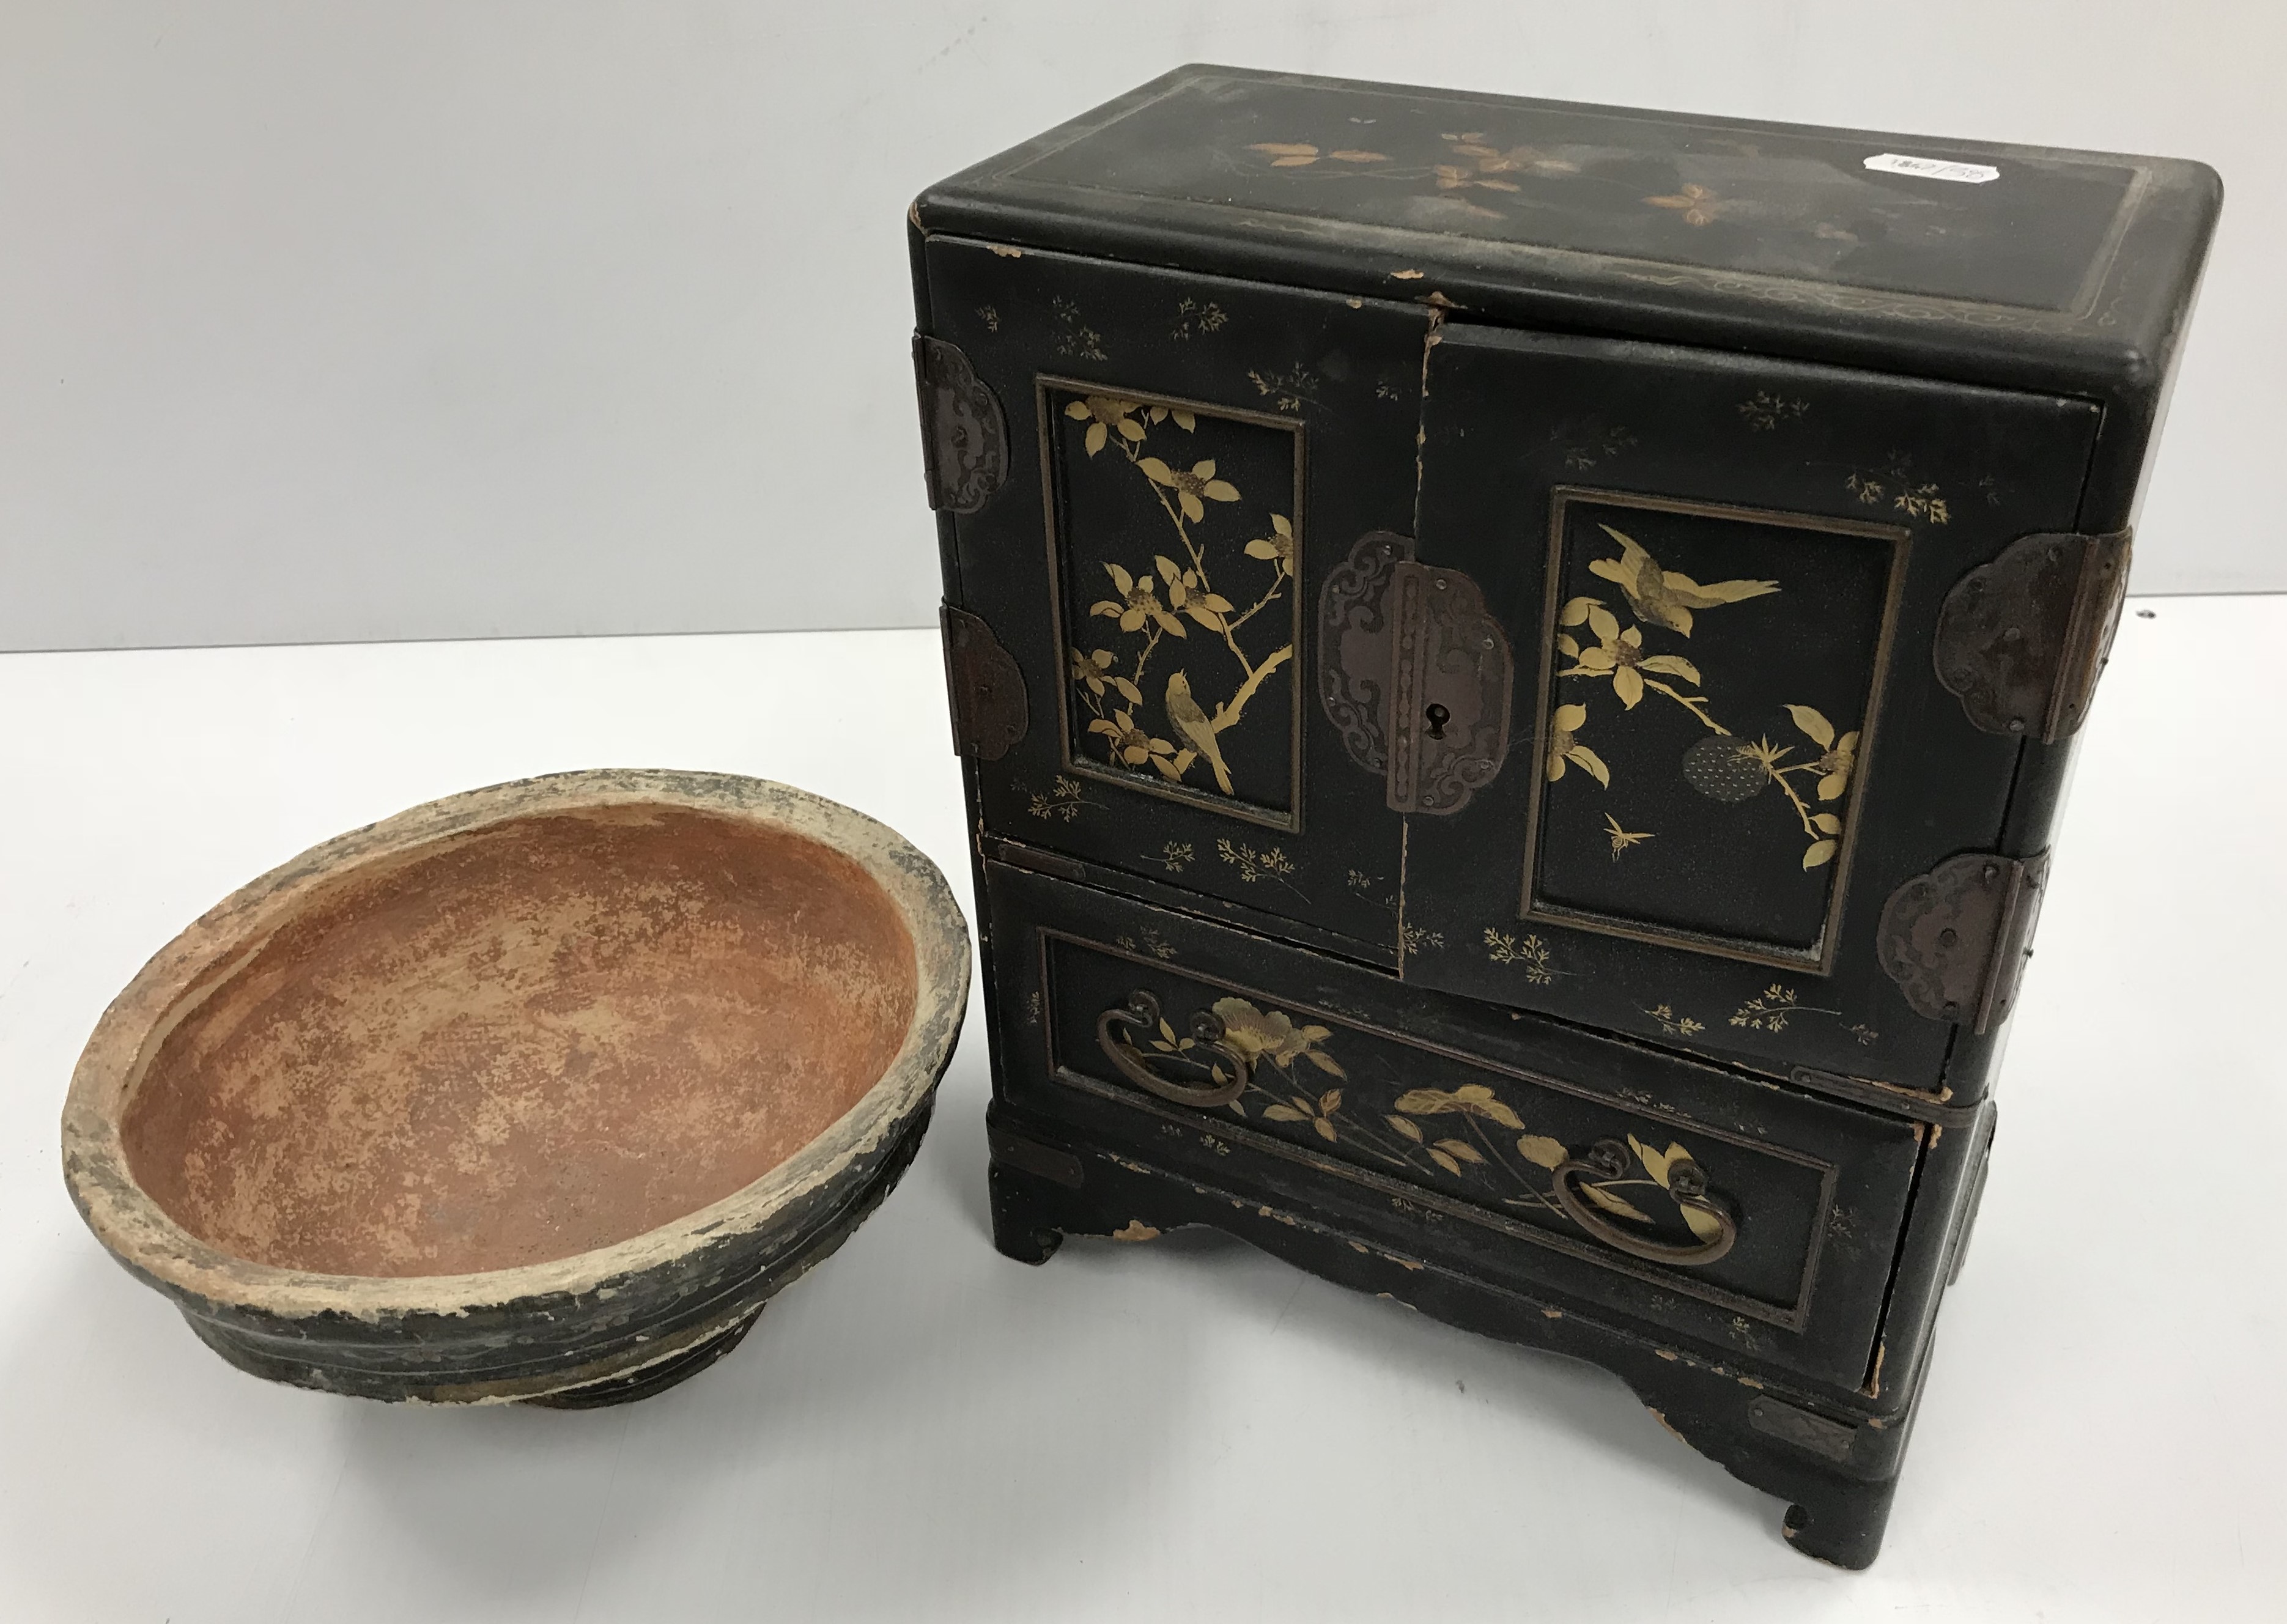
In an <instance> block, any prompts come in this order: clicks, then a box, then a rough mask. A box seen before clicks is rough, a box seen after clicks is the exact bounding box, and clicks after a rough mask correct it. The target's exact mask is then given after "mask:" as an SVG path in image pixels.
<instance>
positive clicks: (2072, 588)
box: [1934, 530, 2130, 744]
mask: <svg viewBox="0 0 2287 1624" xmlns="http://www.w3.org/2000/svg"><path fill="white" fill-rule="evenodd" d="M2129 551H2130V548H2129V532H2127V531H2125V530H2122V531H2120V532H2118V533H2117V534H2115V535H2070V534H2064V535H2022V536H2019V537H2018V538H2017V539H2016V540H2015V541H2014V542H2012V543H2009V545H2008V546H2007V547H2006V548H2004V549H2003V550H2002V551H2001V556H2000V557H1998V558H1995V559H1994V560H1993V561H1992V562H1991V563H1990V564H1982V565H1980V566H1978V567H1977V568H1975V569H1973V570H1971V571H1970V572H1969V573H1968V574H1966V575H1964V576H1963V577H1962V578H1961V579H1960V580H1959V581H1958V582H1955V583H1954V586H1953V590H1951V591H1950V592H1948V593H1947V594H1946V595H1945V606H1944V607H1943V609H1941V610H1940V611H1939V613H1938V619H1937V641H1936V644H1935V649H1934V654H1935V661H1936V664H1937V679H1938V681H1940V682H1941V683H1943V684H1944V685H1945V687H1946V690H1947V692H1949V693H1952V694H1954V695H1955V696H1956V697H1957V698H1959V700H1960V701H1961V708H1962V709H1963V710H1964V711H1966V712H1967V714H1968V717H1969V719H1970V720H1971V721H1972V722H1974V723H1975V724H1976V725H1978V726H1979V727H1982V728H1983V729H1984V730H1985V731H1986V732H1987V733H2012V734H2015V735H2018V736H2020V737H2024V738H2033V739H2038V740H2040V741H2042V742H2043V743H2045V744H2047V743H2054V742H2055V741H2057V740H2059V739H2062V738H2065V737H2067V736H2069V734H2071V733H2073V732H2074V731H2075V730H2076V729H2077V728H2078V727H2079V726H2080V725H2081V722H2082V720H2083V718H2085V717H2086V716H2087V715H2088V706H2089V701H2090V700H2091V698H2093V696H2094V694H2095V692H2096V679H2097V677H2098V675H2099V674H2100V673H2101V672H2102V671H2103V669H2104V661H2105V657H2106V655H2107V654H2109V653H2110V652H2111V649H2112V634H2113V632H2114V631H2115V630H2117V628H2118V627H2119V624H2120V606H2121V600H2122V598H2123V596H2124V595H2125V593H2126V591H2127V589H2128V557H2129Z"/></svg>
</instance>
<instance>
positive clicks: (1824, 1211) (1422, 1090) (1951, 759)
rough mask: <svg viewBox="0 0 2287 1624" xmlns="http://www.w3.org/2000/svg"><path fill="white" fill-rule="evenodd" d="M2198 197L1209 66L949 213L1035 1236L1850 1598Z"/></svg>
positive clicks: (934, 485) (1705, 125)
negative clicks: (1345, 1317)
mask: <svg viewBox="0 0 2287 1624" xmlns="http://www.w3.org/2000/svg"><path fill="white" fill-rule="evenodd" d="M2219 202H2220V187H2219V186H2218V183H2217V181H2216V179H2215V177H2214V176H2213V174H2212V172H2211V171H2209V170H2205V169H2204V168H2202V167H2201V166H2199V165H2196V164H2192V163H2185V162H2172V161H2164V160H2157V159H2148V158H2133V157H2118V156H2109V155H2103V154H2077V153H2062V152H2054V151H2048V150H2037V149H2028V148H2021V147H1978V146H1974V145H1967V144H1964V143H1960V142H1953V141H1930V140H1923V139H1919V138H1911V137H1903V136H1885V135H1867V134H1862V133H1857V132H1853V131H1821V130H1806V129H1798V128H1792V127H1788V126H1780V125H1765V124H1748V123H1737V122H1729V121H1721V120H1713V119H1705V118H1684V117H1681V116H1675V115H1660V114H1650V113H1639V112H1630V111H1626V110H1619V109H1610V108H1595V107H1566V106H1560V105H1555V104H1548V103H1537V102H1526V101H1515V100H1508V99H1499V98H1490V97H1478V96H1463V95H1460V94H1455V93H1446V92H1436V91H1416V90H1406V89H1400V88H1395V87H1389V86H1378V85H1368V84H1355V83H1341V82H1334V81H1326V80H1315V79H1306V78H1299V77H1289V76H1280V75H1262V74H1255V73H1247V72H1240V71H1237V70H1230V69H1222V68H1212V67H1192V68H1185V69H1182V70H1179V71H1178V72H1176V73H1175V74H1172V75H1168V76H1167V77H1166V78H1164V79H1161V80H1159V81H1157V82H1155V83H1151V84H1149V85H1146V86H1144V87H1143V88H1142V89H1141V90H1138V91H1136V92H1134V93H1133V94H1131V95H1130V96H1128V97H1126V98H1123V99H1120V101H1118V102H1115V103H1112V104H1111V105H1110V106H1108V107H1104V108H1100V109H1098V110H1097V111H1096V112H1095V113H1092V114H1089V115H1087V116H1085V117H1083V118H1081V119H1080V120H1078V121H1076V122H1075V123H1072V124H1069V125H1066V126H1064V127H1063V128H1061V129H1059V130H1056V131H1050V132H1049V134H1047V135H1045V136H1042V137H1041V138H1040V139H1038V140H1036V141H1033V142H1031V143H1028V144H1026V145H1025V146H1024V147H1018V148H1017V149H1016V150H1014V151H1013V152H1010V153H1008V154H1003V155H1001V157H999V158H996V159H993V160H992V161H990V162H986V163H985V164H982V165H980V166H978V167H977V168H976V169H974V170H969V171H967V172H965V173H964V174H962V175H960V176H957V177H955V178H953V179H951V180H949V181H947V182H946V183H944V184H943V185H942V186H937V187H934V188H932V189H930V191H929V192H927V193H925V194H923V195H922V198H921V199H920V200H919V201H918V202H916V204H915V205H914V213H913V218H912V225H913V232H912V243H913V252H914V274H915V282H916V289H917V294H918V300H919V309H920V332H919V334H918V336H917V337H916V340H915V365H916V371H917V375H918V377H919V381H920V386H921V401H922V434H923V441H924V449H925V454H926V455H925V460H926V465H927V473H928V480H929V490H930V501H931V503H932V505H933V506H935V507H936V508H937V509H938V515H939V536H940V543H941V549H942V555H943V566H944V572H945V582H946V611H945V621H946V625H945V630H946V669H947V679H948V685H949V687H950V690H951V695H952V708H953V712H954V733H955V739H956V743H957V745H958V746H959V748H960V749H962V750H963V752H964V753H965V754H966V756H967V757H968V784H969V797H970V804H971V812H972V818H973V828H974V829H975V831H976V851H977V864H978V870H977V872H978V880H979V884H978V892H979V897H980V902H981V909H982V912H983V915H984V918H983V921H982V933H983V935H984V937H985V949H986V952H985V967H986V980H987V987H988V991H989V994H990V1008H989V1010H988V1019H989V1022H990V1031H991V1034H992V1041H993V1058H994V1068H995V1099H994V1105H993V1124H992V1127H993V1133H992V1141H993V1175H992V1176H993V1203H994V1212H995V1222H996V1231H997V1235H998V1239H999V1241H1000V1244H1001V1247H1002V1248H1003V1249H1004V1250H1006V1251H1008V1252H1009V1253H1010V1254H1011V1255H1012V1256H1020V1257H1025V1258H1027V1259H1029V1260H1032V1261H1039V1260H1041V1259H1042V1258H1045V1257H1046V1256H1048V1255H1049V1252H1050V1251H1052V1250H1053V1249H1054V1247H1055V1244H1056V1240H1057V1238H1058V1237H1059V1236H1061V1235H1062V1234H1064V1233H1068V1232H1083V1233H1120V1234H1124V1235H1128V1236H1130V1237H1134V1238H1142V1237H1145V1236H1147V1235H1149V1234H1151V1233H1156V1232H1159V1231H1161V1230H1164V1229H1166V1228H1168V1227H1170V1226H1172V1225H1175V1224H1191V1223H1205V1224H1216V1225H1219V1226H1222V1227H1223V1228H1226V1229H1230V1230H1232V1231H1235V1232H1238V1233H1240V1234H1243V1235H1245V1236H1246V1237H1247V1238H1248V1239H1250V1240H1254V1242H1255V1243H1257V1244H1258V1245H1261V1246H1262V1247H1264V1248H1266V1249H1269V1250H1270V1251H1273V1252H1275V1253H1278V1254H1279V1255H1280V1256H1286V1257H1288V1258H1290V1259H1292V1260H1293V1261H1294V1262H1295V1263H1297V1264H1301V1265H1302V1266H1304V1267H1307V1268H1310V1269H1313V1270H1315V1271H1318V1272H1320V1273H1322V1274H1325V1275H1326V1276H1328V1277H1329V1278H1332V1279H1338V1280H1341V1281H1343V1282H1345V1283H1347V1284H1350V1285H1354V1286H1357V1287H1361V1288H1365V1289H1371V1290H1375V1291H1386V1292H1389V1294H1390V1295H1395V1296H1397V1297H1400V1298H1402V1299H1404V1300H1405V1301H1407V1302H1410V1303H1414V1304H1416V1305H1417V1306H1419V1307H1421V1308H1423V1309H1424V1310H1426V1311H1430V1312H1434V1313H1436V1314H1439V1315H1441V1316H1443V1317H1445V1318H1447V1319H1452V1320H1454V1321H1456V1322H1458V1323H1461V1324H1465V1325H1468V1326H1472V1327H1476V1328H1479V1329H1482V1330H1484V1331H1487V1332H1490V1333H1492V1334H1493V1335H1500V1336H1504V1337H1508V1338H1510V1339H1512V1340H1515V1341H1518V1342H1525V1343H1536V1344H1541V1345H1547V1346H1553V1347H1556V1348H1560V1349H1562V1350H1563V1351H1568V1352H1572V1353H1577V1354H1580V1355H1583V1356H1585V1357H1588V1358H1591V1359H1595V1360H1597V1361H1598V1362H1600V1363H1602V1364H1604V1365H1606V1366H1607V1367H1610V1368H1612V1369H1613V1370H1615V1371H1617V1372H1618V1373H1619V1374H1621V1375H1622V1376H1623V1377H1624V1378H1625V1379H1626V1380H1627V1381H1628V1382H1630V1383H1631V1384H1632V1385H1633V1386H1634V1388H1635V1389H1636V1390H1637V1391H1638V1392H1639V1393H1641V1394H1642V1395H1643V1396H1644V1398H1646V1401H1647V1402H1650V1403H1652V1404H1654V1405H1656V1406H1658V1408H1659V1409H1660V1410H1661V1412H1662V1414H1664V1415H1665V1416H1666V1419H1667V1420H1668V1422H1670V1424H1671V1425H1673V1426H1674V1427H1675V1428H1676V1429H1677V1430H1679V1431H1681V1432H1682V1434H1683V1436H1685V1437H1686V1438H1689V1439H1690V1441H1691V1442H1692V1443H1693V1444H1694V1445H1695V1446H1697V1447H1699V1448H1701V1449H1703V1450H1704V1451H1705V1452H1706V1453H1707V1454H1711V1455H1713V1456H1714V1457H1715V1458H1717V1459H1719V1460H1721V1461H1722V1462H1724V1463H1725V1464H1726V1465H1728V1466H1729V1467H1730V1468H1731V1470H1734V1471H1736V1472H1737V1473H1738V1474H1739V1475H1740V1476H1741V1477H1745V1478H1746V1479H1747V1480H1748V1481H1750V1482H1753V1483H1755V1484H1758V1485H1761V1486H1764V1487H1766V1488H1768V1489H1769V1490H1771V1491H1772V1492H1774V1493H1779V1494H1782V1495H1784V1496H1786V1497H1787V1498H1789V1499H1790V1500H1791V1501H1793V1502H1794V1508H1793V1509H1792V1511H1791V1512H1790V1513H1789V1517H1788V1520H1787V1531H1788V1533H1789V1534H1790V1536H1791V1537H1792V1538H1793V1539H1794V1541H1795V1542H1796V1543H1797V1545H1798V1546H1799V1547H1800V1548H1801V1549H1805V1550H1807V1551H1808V1552H1810V1553H1811V1554H1813V1555H1816V1556H1820V1557H1827V1558H1829V1559H1832V1560H1834V1561H1838V1562H1841V1563H1845V1564H1848V1565H1864V1564H1865V1563H1866V1562H1869V1561H1871V1560H1872V1557H1873V1556H1874V1554H1875V1552H1876V1550H1877V1549H1878V1548H1879V1541H1880V1537H1881V1529H1882V1525H1883V1521H1884V1518H1885V1517H1886V1516H1887V1509H1888V1505H1889V1500H1890V1495H1891V1493H1892V1490H1893V1488H1894V1487H1895V1479H1896V1474H1897V1470H1898V1464H1899V1458H1900V1454H1901V1452H1902V1450H1903V1441H1904V1437H1905V1434H1906V1431H1907V1429H1908V1424H1909V1422H1910V1420H1911V1414H1912V1408H1913V1404H1914V1401H1915V1398H1916V1395H1917V1393H1918V1391H1919V1383H1920V1379H1921V1375H1922V1371H1923V1366H1924V1355H1925V1352H1926V1351H1927V1346H1928V1342H1929V1333H1930V1327H1931V1325H1932V1322H1933V1319H1934V1317H1935V1311H1936V1308H1937V1303H1938V1300H1939V1297H1940V1295H1941V1294H1942V1292H1943V1287H1944V1285H1945V1283H1946V1281H1947V1279H1949V1278H1950V1275H1951V1272H1952V1271H1953V1270H1954V1269H1955V1268H1957V1267H1958V1266H1959V1256H1960V1251H1961V1248H1962V1246H1963V1244H1964V1242H1965V1240H1966V1237H1967V1230H1968V1226H1969V1224H1970V1221H1971V1219H1972V1217H1973V1216H1974V1210H1975V1205H1976V1196H1977V1192H1978V1190H1979V1188H1980V1184H1981V1181H1982V1169H1983V1166H1984V1161H1985V1156H1986V1153H1987V1148H1988V1146H1989V1145H1990V1142H1991V1139H1992V1137H1993V1128H1994V1118H1995V1107H1994V1105H1993V1103H1992V1099H1991V1095H1992V1088H1993V1081H1994V1079H1993V1075H1992V1073H1993V1061H1994V1057H1995V1056H1996V1055H1997V1054H1998V1043H1999V1039H2000V1037H2001V1035H2002V1034H2003V1032H2004V1030H2005V1028H2006V1022H2007V1019H2008V1016H2009V1013H2010V1010H2011V1007H2012V1004H2013V1002H2014V996H2015V990H2016V987H2017V985H2018V981H2019V978H2020V972H2021V970H2022V966H2023V964H2024V963H2025V960H2026V957H2027V955H2029V953H2030V941H2031V936H2032V930H2033V925H2034V922H2035V920H2036V919H2037V917H2038V910H2039V904H2040V898H2041V893H2042V890H2043V888H2044V886H2045V884H2046V876H2047V867H2048V849H2049V843H2050V836H2051V833H2052V828H2053V826H2054V822H2055V820H2056V816H2057V812H2058V806H2059V801H2060V797H2061V791H2062V786H2063V783H2064V780H2065V777H2066V772H2067V767H2068V765H2069V758H2070V753H2071V749H2072V736H2073V734H2074V733H2075V732H2076V730H2077V728H2078V726H2079V725H2080V723H2081V721H2082V719H2083V717H2085V714H2086V711H2087V708H2088V706H2089V704H2090V702H2091V700H2092V696H2093V691H2094V688H2095V685H2096V679H2097V677H2098V675H2099V673H2100V672H2101V669H2102V665H2103V659H2104V654H2105V651H2106V649H2107V647H2108V646H2109V640H2110V636H2111V630H2112V627H2113V625H2114V623H2115V621H2116V620H2117V615H2118V614H2119V610H2120V599H2121V593H2122V591H2123V590H2124V587H2125V581H2126V575H2127V568H2128V559H2129V542H2130V526H2131V521H2132V519H2133V510H2134V504H2135V499H2136V495H2137V491H2138V487H2139V484H2140V480H2141V476H2142V472H2143V470H2144V468H2145V466H2146V464H2147V462H2148V460H2149V453H2150V450H2151V448H2152V444H2151V442H2152V437H2153V432H2154V428H2155V425H2156V422H2157V420H2158V416H2159V412H2160V408H2161V405H2162V402H2163V400H2164V393H2165V390H2166V386H2167V383H2168V379H2169V376H2170V371H2171V368H2172V362H2173V360H2174V357H2175V353H2176V351H2177V348H2178V345H2179V344H2180V338H2181V334H2182V329H2183V325H2184V322H2185V321H2186V319H2187V316H2188V311H2189V308H2190V305H2191V301H2192V296H2193V292H2194V289H2195V287H2196V281H2197V279H2198V274H2199V270H2200V265H2201V262H2202V258H2203V256H2204V252H2205V249H2206V245H2207V241H2208V237H2209V234H2210V233H2211V231H2212V226H2213V224H2214V219H2215V215H2216V210H2217V208H2218V206H2219Z"/></svg>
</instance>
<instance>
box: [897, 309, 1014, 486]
mask: <svg viewBox="0 0 2287 1624" xmlns="http://www.w3.org/2000/svg"><path fill="white" fill-rule="evenodd" d="M914 384H915V386H916V387H917V388H918V389H919V391H920V394H921V408H922V474H923V477H924V478H925V479H927V480H928V483H929V504H930V507H932V508H934V509H936V510H937V511H939V512H941V513H974V512H975V511H977V509H979V508H981V507H983V506H984V505H985V503H987V502H989V501H991V500H992V498H993V492H995V491H997V490H999V489H1000V488H1001V483H1002V481H1003V480H1005V479H1007V478H1008V477H1009V426H1008V424H1007V422H1006V420H1005V419H1004V418H1003V417H1002V416H1001V402H1000V401H999V400H995V399H994V398H993V391H992V390H991V389H990V388H989V387H987V386H986V385H985V383H984V382H983V381H981V380H980V379H979V378H978V377H977V372H976V369H975V368H972V367H971V366H970V365H969V357H967V356H966V355H963V354H962V353H961V351H960V350H959V348H957V347H956V346H954V345H949V344H947V343H946V342H945V340H944V339H942V338H931V337H928V336H927V335H926V334H922V333H915V334H914Z"/></svg>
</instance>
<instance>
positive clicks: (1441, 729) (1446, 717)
mask: <svg viewBox="0 0 2287 1624" xmlns="http://www.w3.org/2000/svg"><path fill="white" fill-rule="evenodd" d="M1421 714H1422V715H1423V716H1425V717H1428V718H1429V736H1430V737H1431V738H1432V739H1443V738H1444V736H1445V724H1446V723H1448V722H1450V721H1452V719H1453V713H1452V711H1450V710H1448V709H1445V708H1444V706H1443V705H1432V706H1430V707H1429V709H1427V710H1425V711H1423V712H1422V713H1421Z"/></svg>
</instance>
